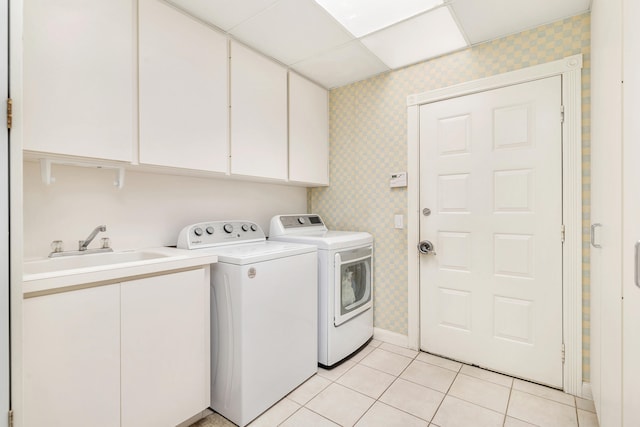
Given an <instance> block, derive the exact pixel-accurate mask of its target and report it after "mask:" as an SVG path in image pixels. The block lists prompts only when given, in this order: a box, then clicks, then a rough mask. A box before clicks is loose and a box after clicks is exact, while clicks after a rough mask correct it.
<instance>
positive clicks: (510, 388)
mask: <svg viewBox="0 0 640 427" xmlns="http://www.w3.org/2000/svg"><path fill="white" fill-rule="evenodd" d="M514 383H515V381H513V378H512V379H511V387H509V398H507V407H506V408H505V410H504V418H503V419H502V426H503V427H504V425H505V424H507V414H508V413H509V405H510V404H511V393H513V384H514Z"/></svg>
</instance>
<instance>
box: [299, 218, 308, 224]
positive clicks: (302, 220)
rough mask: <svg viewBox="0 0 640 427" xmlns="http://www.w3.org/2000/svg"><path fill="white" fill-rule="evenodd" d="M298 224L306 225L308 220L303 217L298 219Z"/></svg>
mask: <svg viewBox="0 0 640 427" xmlns="http://www.w3.org/2000/svg"><path fill="white" fill-rule="evenodd" d="M298 222H299V223H300V224H304V223H305V222H307V220H306V219H304V218H303V217H300V218H298Z"/></svg>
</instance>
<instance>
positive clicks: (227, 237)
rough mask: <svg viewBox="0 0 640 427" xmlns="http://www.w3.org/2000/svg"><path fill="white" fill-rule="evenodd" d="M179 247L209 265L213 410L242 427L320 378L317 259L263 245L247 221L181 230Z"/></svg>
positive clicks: (299, 249) (298, 247)
mask: <svg viewBox="0 0 640 427" xmlns="http://www.w3.org/2000/svg"><path fill="white" fill-rule="evenodd" d="M178 247H179V248H183V249H191V250H198V251H208V252H210V253H212V254H217V255H218V263H217V264H212V265H211V290H212V292H211V408H212V409H213V410H215V411H216V412H218V413H220V414H222V415H223V416H225V417H226V418H228V419H229V420H231V421H232V422H234V423H235V424H237V425H239V426H240V427H243V426H245V425H246V424H248V423H249V422H250V421H251V420H253V419H254V418H256V417H257V416H258V415H260V414H261V413H262V412H264V411H265V410H266V409H268V408H269V407H270V406H272V405H273V404H274V403H276V402H277V401H278V400H280V399H282V398H283V397H284V396H286V395H287V394H288V393H289V392H291V391H292V390H293V389H295V388H296V387H297V386H299V385H300V384H302V383H303V382H304V381H306V380H307V379H308V378H309V377H311V376H312V375H314V374H315V373H316V372H317V370H318V367H317V363H318V356H317V327H318V326H317V325H318V316H317V307H318V303H317V296H318V291H317V253H316V247H315V246H310V245H303V244H296V243H285V242H268V241H266V238H265V234H264V232H263V231H262V229H261V228H260V227H259V226H258V225H257V224H254V223H252V222H249V221H212V222H206V223H199V224H193V225H190V226H188V227H185V228H184V229H183V230H182V231H181V232H180V236H179V238H178Z"/></svg>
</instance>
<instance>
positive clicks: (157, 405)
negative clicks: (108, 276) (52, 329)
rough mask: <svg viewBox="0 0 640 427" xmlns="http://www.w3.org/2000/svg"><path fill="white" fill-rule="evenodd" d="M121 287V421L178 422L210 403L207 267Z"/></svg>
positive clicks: (136, 424) (134, 425) (140, 424)
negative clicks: (203, 284) (205, 270)
mask: <svg viewBox="0 0 640 427" xmlns="http://www.w3.org/2000/svg"><path fill="white" fill-rule="evenodd" d="M205 282H207V283H206V286H202V283H205ZM121 292H122V299H121V301H122V305H121V310H122V311H121V315H122V317H121V319H122V341H121V342H122V349H121V354H122V426H123V427H144V426H154V427H155V426H175V425H176V424H179V423H181V422H182V421H185V420H186V419H188V418H190V417H192V416H193V415H196V414H197V413H199V412H201V411H202V410H204V409H205V408H207V407H208V406H209V403H210V400H209V395H210V375H209V370H210V362H209V351H210V350H209V309H208V307H209V284H208V281H207V280H205V274H204V270H193V271H187V272H183V273H176V274H169V275H166V276H158V277H153V278H149V279H141V280H134V281H131V282H127V283H124V284H123V285H122V291H121ZM205 356H206V357H205Z"/></svg>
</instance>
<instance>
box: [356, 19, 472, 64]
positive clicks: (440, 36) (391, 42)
mask: <svg viewBox="0 0 640 427" xmlns="http://www.w3.org/2000/svg"><path fill="white" fill-rule="evenodd" d="M361 40H362V43H363V44H364V45H365V46H366V47H367V48H369V50H371V52H373V53H374V54H375V55H376V56H378V57H379V58H380V59H381V60H382V61H383V62H384V63H385V64H386V65H387V66H389V67H390V68H399V67H403V66H405V65H410V64H414V63H416V62H419V61H423V60H425V59H429V58H433V57H436V56H439V55H442V54H445V53H448V52H453V51H455V50H458V49H461V48H463V47H465V46H467V42H466V41H465V39H464V37H463V36H462V33H460V30H459V29H458V25H457V24H456V22H455V21H454V19H453V17H452V16H451V13H450V11H449V8H447V7H441V8H439V9H436V10H434V11H431V12H428V13H424V14H422V15H419V16H417V17H415V18H411V19H409V20H407V21H404V22H401V23H399V24H397V25H394V26H392V27H389V28H386V29H384V30H381V31H378V32H377V33H373V34H371V35H369V36H366V37H364V38H362V39H361Z"/></svg>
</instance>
